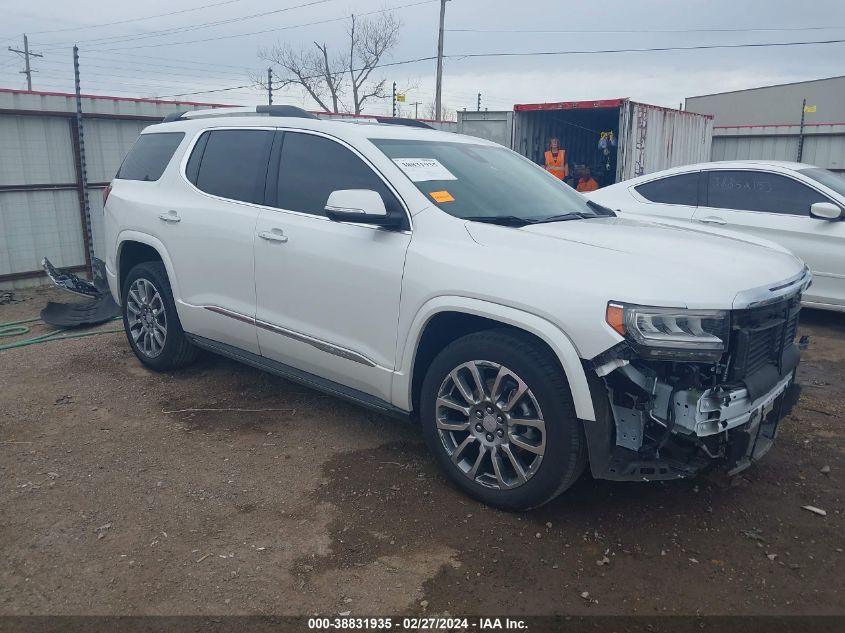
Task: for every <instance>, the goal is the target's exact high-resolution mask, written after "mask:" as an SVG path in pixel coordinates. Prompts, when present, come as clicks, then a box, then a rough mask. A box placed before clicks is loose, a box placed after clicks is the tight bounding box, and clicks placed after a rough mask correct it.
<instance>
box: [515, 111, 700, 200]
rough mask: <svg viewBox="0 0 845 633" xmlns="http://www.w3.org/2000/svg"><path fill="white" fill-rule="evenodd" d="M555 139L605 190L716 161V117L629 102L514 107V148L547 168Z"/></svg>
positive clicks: (571, 162) (572, 161)
mask: <svg viewBox="0 0 845 633" xmlns="http://www.w3.org/2000/svg"><path fill="white" fill-rule="evenodd" d="M553 137H556V138H558V139H560V146H561V148H562V149H565V150H566V152H567V162H568V163H569V164H570V165H587V166H589V167H590V168H591V171H592V175H593V177H594V178H595V179H596V180H597V181H598V183H599V186H601V187H605V186H607V185H611V184H613V183H615V182H619V181H621V180H627V179H629V178H634V177H636V176H642V175H643V174H648V173H651V172H655V171H660V170H661V169H668V168H669V167H675V166H678V165H687V164H690V163H699V162H704V161H708V160H710V149H711V145H712V137H713V118H712V117H711V116H709V115H703V114H695V113H692V112H685V111H682V110H673V109H670V108H664V107H660V106H654V105H648V104H645V103H637V102H635V101H631V100H630V99H627V98H625V99H607V100H601V101H566V102H560V103H537V104H519V105H516V106H514V115H513V141H512V148H513V149H514V150H516V151H517V152H519V153H520V154H522V155H523V156H526V157H527V158H529V159H531V160H532V161H534V162H536V163H538V164H543V154H544V152H545V151H546V149H548V144H549V139H551V138H553Z"/></svg>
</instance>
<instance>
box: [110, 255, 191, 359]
mask: <svg viewBox="0 0 845 633" xmlns="http://www.w3.org/2000/svg"><path fill="white" fill-rule="evenodd" d="M121 309H122V311H123V329H124V330H125V331H126V338H127V339H128V340H129V345H130V346H131V347H132V351H133V352H135V356H137V357H138V360H140V361H141V362H142V363H143V364H144V365H146V366H147V367H149V368H150V369H154V370H155V371H167V370H170V369H178V368H180V367H185V366H187V365H190V364H191V363H192V362H194V360H195V359H196V357H197V348H196V347H194V346H193V344H191V342H190V340H188V337H187V336H185V332H184V330H183V329H182V323H181V322H180V321H179V315H178V314H177V312H176V304H175V302H174V300H173V291H172V290H171V289H170V282H169V280H168V278H167V271H166V269H165V268H164V264H162V263H161V262H143V263H141V264H138V265H137V266H135V267H134V268H132V270H130V271H129V274H128V275H127V276H126V280H125V281H124V283H123V288H122V291H121Z"/></svg>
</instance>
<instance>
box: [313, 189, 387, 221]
mask: <svg viewBox="0 0 845 633" xmlns="http://www.w3.org/2000/svg"><path fill="white" fill-rule="evenodd" d="M325 208H326V216H327V217H328V218H329V219H331V220H334V221H335V222H356V223H359V224H374V225H376V226H396V225H398V224H400V223H401V218H397V217H394V216H392V215H390V214H389V213H388V212H387V209H386V208H385V206H384V200H382V198H381V196H380V195H379V194H378V193H377V192H375V191H372V190H370V189H338V190H337V191H332V193H331V195H329V199H328V200H327V201H326V207H325Z"/></svg>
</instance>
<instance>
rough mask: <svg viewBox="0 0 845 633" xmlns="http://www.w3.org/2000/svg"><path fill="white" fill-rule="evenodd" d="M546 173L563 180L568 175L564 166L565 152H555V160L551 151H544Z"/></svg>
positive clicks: (567, 170) (563, 150)
mask: <svg viewBox="0 0 845 633" xmlns="http://www.w3.org/2000/svg"><path fill="white" fill-rule="evenodd" d="M546 171H547V172H549V173H550V174H551V175H552V176H554V177H555V178H560V179H561V180H563V179H564V178H566V177H567V176H568V175H569V169H568V168H567V166H566V150H565V149H559V150H558V151H557V158H556V159H555V157H554V155H553V154H552V150H547V151H546Z"/></svg>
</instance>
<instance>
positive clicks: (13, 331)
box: [0, 318, 41, 338]
mask: <svg viewBox="0 0 845 633" xmlns="http://www.w3.org/2000/svg"><path fill="white" fill-rule="evenodd" d="M40 320H41V319H39V318H35V319H24V320H23V321H9V322H8V323H0V338H8V337H10V336H20V335H21V334H26V333H27V332H29V328H28V327H27V326H25V325H23V324H24V323H35V322H36V321H40Z"/></svg>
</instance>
